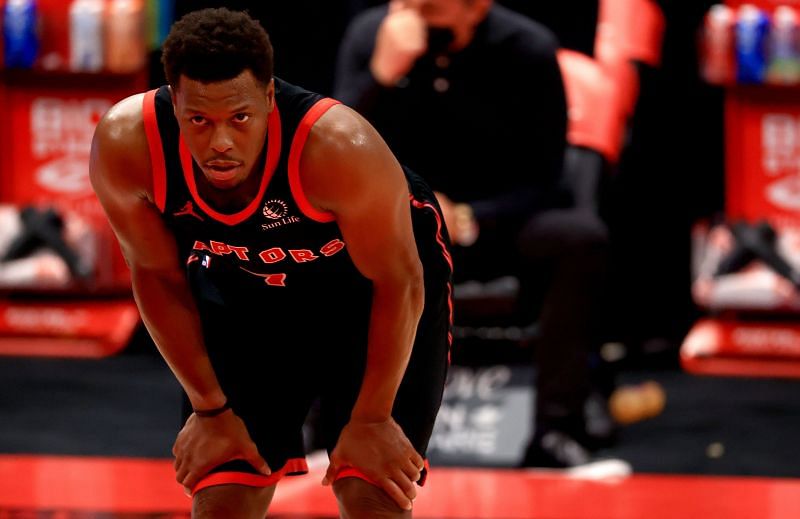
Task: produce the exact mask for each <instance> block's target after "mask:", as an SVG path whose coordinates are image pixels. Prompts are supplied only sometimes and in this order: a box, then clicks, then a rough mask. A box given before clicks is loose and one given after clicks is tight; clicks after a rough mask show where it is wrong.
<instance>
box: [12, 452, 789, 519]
mask: <svg viewBox="0 0 800 519" xmlns="http://www.w3.org/2000/svg"><path fill="white" fill-rule="evenodd" d="M323 471H324V463H322V464H320V463H317V464H316V468H314V469H312V472H311V473H310V474H309V475H307V476H302V477H294V478H287V479H286V480H284V481H283V482H282V483H281V484H280V485H279V486H278V491H277V493H276V496H275V500H274V502H273V506H272V508H271V511H270V517H276V518H281V517H282V518H284V519H318V518H334V517H336V505H335V502H334V499H333V496H332V494H331V492H330V489H329V488H326V487H322V486H321V485H320V480H321V479H322V475H323ZM189 505H190V500H189V499H188V498H187V497H186V496H184V495H183V493H182V491H181V488H180V487H179V486H178V485H177V483H175V482H174V479H173V471H172V466H171V463H170V461H169V460H163V459H162V460H147V459H120V458H77V457H41V456H0V519H115V518H120V519H134V518H136V519H138V518H152V519H178V518H186V517H188V510H189ZM414 516H415V517H416V518H417V519H434V518H436V519H479V518H480V519H484V518H485V519H534V518H535V519H589V518H592V519H661V518H681V519H693V518H703V519H739V518H741V519H745V518H746V519H797V518H799V517H800V480H794V479H767V478H739V477H737V478H734V477H696V476H666V475H644V474H635V475H631V476H628V477H623V478H617V479H610V480H589V479H579V478H575V477H569V476H566V475H564V474H559V473H553V472H547V471H512V470H479V469H454V468H438V469H437V468H434V470H433V471H432V473H431V476H430V478H429V480H428V484H427V485H426V487H425V488H424V489H422V490H421V492H420V495H419V498H418V499H417V501H416V504H415V512H414Z"/></svg>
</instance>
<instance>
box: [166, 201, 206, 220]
mask: <svg viewBox="0 0 800 519" xmlns="http://www.w3.org/2000/svg"><path fill="white" fill-rule="evenodd" d="M172 214H173V215H175V216H187V215H188V216H194V217H195V218H197V219H198V220H200V221H201V222H202V221H203V217H202V216H200V215H199V214H197V213H196V212H195V210H194V204H192V202H186V204H184V206H183V207H181V208H180V210H178V211H175V212H174V213H172Z"/></svg>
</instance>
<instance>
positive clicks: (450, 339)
mask: <svg viewBox="0 0 800 519" xmlns="http://www.w3.org/2000/svg"><path fill="white" fill-rule="evenodd" d="M409 198H410V199H411V203H412V204H413V206H414V207H416V208H418V209H423V208H425V209H430V210H431V211H432V212H433V215H434V216H435V217H436V242H437V243H438V244H439V246H440V247H441V248H442V255H443V256H444V259H445V261H447V264H448V265H450V272H452V271H453V258H452V257H451V256H450V251H448V250H447V245H446V244H445V242H444V238H443V237H442V218H441V216H439V211H437V210H436V206H435V205H433V204H432V203H430V202H420V201H419V200H417V199H416V198H414V195H411V194H410V195H409ZM447 305H448V307H449V309H450V328H451V329H452V327H453V284H452V283H450V282H448V283H447ZM447 342H448V343H449V345H450V346H452V345H453V333H452V332H450V331H448V332H447ZM447 360H448V362H449V361H450V354H449V353H448V354H447Z"/></svg>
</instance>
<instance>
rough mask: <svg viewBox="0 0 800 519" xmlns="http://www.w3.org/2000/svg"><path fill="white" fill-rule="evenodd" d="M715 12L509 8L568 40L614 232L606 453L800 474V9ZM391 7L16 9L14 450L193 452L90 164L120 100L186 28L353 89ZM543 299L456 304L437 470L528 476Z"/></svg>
mask: <svg viewBox="0 0 800 519" xmlns="http://www.w3.org/2000/svg"><path fill="white" fill-rule="evenodd" d="M465 1H467V0H465ZM715 3H716V2H713V1H707V0H694V1H691V2H687V1H679V0H660V1H655V0H595V1H592V0H561V1H558V2H555V1H536V0H505V1H498V2H496V4H499V5H501V6H503V7H507V8H508V9H511V10H513V11H515V12H517V13H519V15H521V16H524V17H527V18H529V19H531V20H534V21H535V22H537V23H538V24H540V25H541V26H543V27H544V28H546V30H547V31H549V32H550V33H552V35H554V36H555V38H557V41H558V48H559V50H558V53H557V54H558V64H559V66H560V70H561V76H562V78H563V85H564V93H565V96H566V104H567V115H568V117H567V130H566V145H567V147H568V148H569V149H571V150H578V151H579V152H580V157H581V160H580V161H579V162H578V165H577V166H575V165H574V163H573V162H570V159H569V157H570V156H574V154H573V155H569V154H568V155H566V156H565V157H567V158H565V161H564V164H565V169H568V168H570V167H571V168H572V171H570V173H569V175H570V178H573V179H574V178H577V179H578V180H577V183H576V185H577V188H575V189H576V193H577V194H575V196H574V197H573V199H572V200H573V202H572V203H573V204H575V205H581V204H583V205H582V207H589V208H590V209H591V211H593V212H594V214H596V215H597V217H598V218H600V219H601V220H602V222H603V224H604V225H605V227H606V229H607V236H608V247H609V249H608V250H609V254H608V262H607V263H608V268H607V271H606V276H605V279H604V284H603V288H602V290H601V291H600V295H599V298H600V301H601V302H600V303H599V304H597V305H596V307H595V308H594V309H593V316H594V321H596V322H595V324H594V325H593V328H592V338H591V339H592V348H591V351H590V352H589V355H588V357H587V358H586V365H587V366H588V368H587V372H588V373H589V375H588V376H589V377H590V379H591V380H590V382H591V383H590V384H588V385H589V386H590V391H589V396H588V398H587V399H586V400H585V401H584V402H583V405H584V417H583V419H584V421H585V427H586V429H587V430H588V431H589V433H590V436H592V437H593V438H599V439H600V440H602V441H599V442H598V443H597V444H596V445H586V443H587V442H581V443H583V444H584V447H587V450H588V451H590V458H591V460H602V459H609V458H613V459H618V460H622V461H624V462H625V463H626V464H628V466H630V468H631V469H632V470H633V472H635V473H638V472H652V473H675V474H712V475H722V474H727V475H744V476H753V475H757V476H766V477H783V478H798V477H800V468H798V467H800V465H799V464H798V463H797V461H798V456H797V445H796V437H797V434H798V433H800V399H798V398H797V396H796V395H797V390H798V383H797V378H798V377H800V325H798V323H797V315H798V310H800V292H798V287H800V271H798V269H800V235H798V231H800V176H798V173H800V2H797V1H796V0H783V1H779V0H757V1H753V2H752V3H748V2H744V1H739V0H729V1H728V2H727V3H726V4H724V5H721V4H718V5H715ZM382 4H385V2H379V1H369V0H293V1H291V2H256V1H250V2H248V1H227V2H223V1H218V2H211V1H201V0H192V1H189V0H186V1H181V0H175V1H168V0H148V1H144V0H107V1H106V0H75V1H67V0H0V6H2V28H3V39H2V57H3V61H2V64H1V66H2V69H0V114H2V124H0V291H2V294H1V295H2V297H0V454H34V455H38V454H52V455H81V456H126V457H144V458H167V457H169V456H170V447H171V445H172V441H173V439H174V435H175V433H176V431H177V430H178V427H179V426H180V423H179V414H180V413H179V402H180V395H179V387H178V385H177V383H176V382H175V381H174V380H173V378H172V376H171V374H170V373H169V371H168V370H167V368H166V366H165V365H164V363H163V361H162V360H161V359H160V357H159V355H158V352H157V351H156V349H155V347H154V345H153V344H152V342H151V340H150V339H149V336H148V335H147V332H146V331H145V330H144V329H143V327H142V325H141V323H140V320H139V317H138V313H137V311H136V307H135V304H134V303H133V300H132V296H131V294H130V286H129V279H128V275H127V270H126V267H125V264H124V260H123V259H122V257H121V254H120V252H119V249H118V246H117V244H116V242H115V240H114V238H113V234H112V233H111V232H110V229H109V228H108V226H107V224H106V222H105V218H104V215H103V213H102V210H101V209H100V207H99V204H98V203H97V201H96V199H95V198H94V195H93V193H92V190H91V186H90V185H89V181H88V158H89V147H90V142H91V137H92V132H93V130H94V126H95V125H96V123H97V122H98V120H99V118H100V117H102V115H103V114H104V113H105V111H106V110H108V108H110V107H111V106H112V105H113V104H114V103H115V102H116V101H118V100H120V99H122V98H124V97H127V96H128V95H131V94H134V93H136V92H141V91H144V90H147V89H150V88H156V87H158V86H160V85H162V84H164V83H165V78H164V75H163V71H162V70H161V64H160V61H159V60H160V45H161V43H162V42H163V40H164V38H165V36H166V34H167V32H168V30H169V27H170V25H171V24H172V22H173V21H174V20H176V19H177V18H179V17H180V16H182V15H183V14H185V13H187V12H189V11H191V10H195V9H200V8H203V7H216V6H226V7H229V8H232V9H247V10H248V11H249V12H250V13H251V14H252V15H253V16H254V17H255V18H257V19H258V20H259V21H260V22H261V23H262V24H263V25H264V27H265V28H266V29H267V31H268V32H269V34H270V37H271V40H272V43H273V46H274V48H275V74H276V75H277V76H279V77H281V78H282V79H285V80H287V81H289V82H292V83H295V84H298V85H300V86H303V87H304V88H307V89H309V90H313V91H316V92H319V93H321V94H324V95H329V96H333V95H335V94H336V92H335V90H336V84H337V81H340V79H339V78H337V77H336V74H337V59H339V53H340V44H341V42H342V40H343V38H344V37H345V34H346V31H347V28H348V25H349V24H350V23H351V21H353V20H354V19H356V17H357V16H359V14H360V13H362V12H364V11H365V10H367V9H370V8H375V7H376V6H380V5H382ZM795 8H797V10H795ZM515 77H517V76H516V72H515V71H509V73H508V75H507V77H506V78H505V81H507V82H508V83H511V84H512V85H513V83H514V81H515ZM537 102H543V103H547V102H548V100H547V99H538V100H537ZM390 145H391V142H390ZM587 156H588V157H591V160H587V159H586V157H587ZM401 159H402V157H401ZM518 287H519V285H518V284H515V283H514V282H513V280H512V281H509V280H508V279H507V278H501V279H499V280H486V279H480V280H478V279H475V280H471V279H466V280H460V282H459V283H458V284H457V286H456V320H455V337H456V339H455V342H454V345H453V367H452V369H451V374H450V381H449V384H448V388H447V390H446V393H445V402H444V404H443V407H442V412H441V413H440V419H439V421H438V422H437V426H436V429H435V431H434V436H433V438H432V440H431V447H430V451H429V455H430V457H431V460H432V462H433V463H434V464H437V463H438V464H439V465H442V466H455V467H502V468H510V469H513V468H516V467H519V466H520V465H521V464H524V463H523V457H524V454H525V448H526V444H527V442H528V441H529V438H530V437H531V436H532V435H535V434H536V431H535V430H533V429H534V428H535V423H536V421H535V419H534V416H535V414H536V409H535V405H534V403H535V402H536V391H537V389H536V388H537V386H536V382H535V381H536V377H537V363H536V362H535V361H534V359H535V358H536V355H535V351H537V350H536V349H537V348H546V347H547V345H546V344H545V345H542V344H541V336H540V335H539V333H538V332H539V329H538V328H537V322H536V320H534V321H530V320H528V321H526V322H522V323H520V322H518V321H517V320H515V319H514V318H512V317H509V318H506V317H504V316H503V315H502V312H501V311H499V310H498V309H502V308H506V307H507V306H508V305H511V306H513V304H514V303H513V300H514V299H515V298H516V297H518V296H519V293H518ZM509 301H512V303H509ZM545 304H546V303H545ZM504 305H505V306H504ZM510 313H513V312H510ZM313 418H314V417H313V414H312V416H310V417H309V422H308V443H309V448H310V449H313V448H314V443H315V440H314V434H313V432H314V420H313ZM569 465H570V463H564V464H562V466H569ZM1 505H2V504H1V503H0V506H1ZM1 514H2V512H0V516H2V515H1Z"/></svg>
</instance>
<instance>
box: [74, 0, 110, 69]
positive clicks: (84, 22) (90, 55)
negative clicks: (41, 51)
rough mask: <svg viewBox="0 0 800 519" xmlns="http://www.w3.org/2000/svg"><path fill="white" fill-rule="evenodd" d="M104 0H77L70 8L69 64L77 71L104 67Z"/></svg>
mask: <svg viewBox="0 0 800 519" xmlns="http://www.w3.org/2000/svg"><path fill="white" fill-rule="evenodd" d="M104 10H105V8H104V4H103V0H75V1H74V2H73V3H72V6H70V10H69V41H70V53H69V66H70V70H73V71H75V72H98V71H100V70H101V69H102V68H103V16H104Z"/></svg>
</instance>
